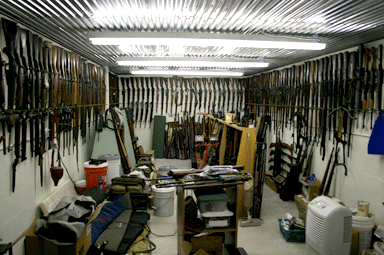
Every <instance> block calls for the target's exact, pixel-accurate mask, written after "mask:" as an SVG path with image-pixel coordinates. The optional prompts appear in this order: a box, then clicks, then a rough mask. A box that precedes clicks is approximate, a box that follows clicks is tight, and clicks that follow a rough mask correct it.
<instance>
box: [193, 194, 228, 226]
mask: <svg viewBox="0 0 384 255" xmlns="http://www.w3.org/2000/svg"><path fill="white" fill-rule="evenodd" d="M195 195H196V198H197V204H198V207H199V211H200V213H201V216H202V217H203V221H204V225H205V227H206V228H216V227H229V225H230V221H231V217H232V216H233V212H231V211H229V210H228V207H227V203H228V200H229V196H228V194H227V193H226V192H225V190H224V189H205V190H202V189H199V190H197V191H195Z"/></svg>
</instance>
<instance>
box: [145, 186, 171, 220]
mask: <svg viewBox="0 0 384 255" xmlns="http://www.w3.org/2000/svg"><path fill="white" fill-rule="evenodd" d="M151 189H152V192H153V208H154V209H155V212H154V214H155V216H158V217H169V216H172V215H173V210H174V204H175V191H176V188H175V187H170V188H156V187H155V185H152V186H151Z"/></svg>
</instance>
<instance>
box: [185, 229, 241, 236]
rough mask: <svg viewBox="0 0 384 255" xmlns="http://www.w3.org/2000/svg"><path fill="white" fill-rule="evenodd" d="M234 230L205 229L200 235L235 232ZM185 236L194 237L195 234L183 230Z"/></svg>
mask: <svg viewBox="0 0 384 255" xmlns="http://www.w3.org/2000/svg"><path fill="white" fill-rule="evenodd" d="M236 231H237V230H236V228H212V229H211V228H205V229H203V230H202V231H201V232H200V233H210V234H211V233H226V232H236ZM184 234H185V235H196V233H195V232H192V231H189V230H185V232H184Z"/></svg>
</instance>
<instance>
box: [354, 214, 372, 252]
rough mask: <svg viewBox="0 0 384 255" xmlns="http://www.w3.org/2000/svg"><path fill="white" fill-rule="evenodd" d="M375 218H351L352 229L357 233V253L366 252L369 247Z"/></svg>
mask: <svg viewBox="0 0 384 255" xmlns="http://www.w3.org/2000/svg"><path fill="white" fill-rule="evenodd" d="M374 221H375V217H374V216H372V217H361V216H352V228H353V229H355V230H356V231H358V232H359V252H361V251H365V250H368V249H369V247H370V245H371V238H372V230H373V227H374V226H375V222H374Z"/></svg>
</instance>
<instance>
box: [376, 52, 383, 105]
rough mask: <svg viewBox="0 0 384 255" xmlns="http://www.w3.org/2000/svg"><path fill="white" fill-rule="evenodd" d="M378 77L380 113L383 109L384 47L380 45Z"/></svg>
mask: <svg viewBox="0 0 384 255" xmlns="http://www.w3.org/2000/svg"><path fill="white" fill-rule="evenodd" d="M378 71H379V72H378V77H377V86H378V87H379V88H378V92H377V94H378V95H377V110H379V112H380V111H381V109H382V96H383V45H382V44H380V46H379V70H378Z"/></svg>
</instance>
